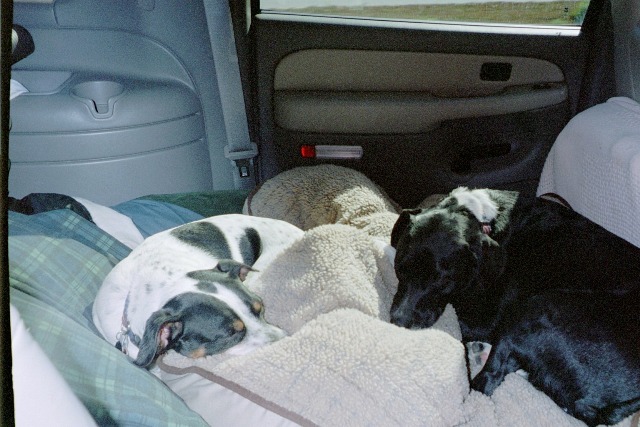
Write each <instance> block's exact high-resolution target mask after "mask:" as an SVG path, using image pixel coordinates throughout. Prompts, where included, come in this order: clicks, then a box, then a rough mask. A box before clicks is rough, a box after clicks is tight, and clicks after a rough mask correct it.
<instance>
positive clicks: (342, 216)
mask: <svg viewBox="0 0 640 427" xmlns="http://www.w3.org/2000/svg"><path fill="white" fill-rule="evenodd" d="M244 213H246V214H249V215H254V216H263V217H268V218H278V219H281V220H283V221H287V222H289V223H291V224H293V225H296V226H297V227H298V228H301V229H302V230H309V229H311V228H313V227H317V226H318V225H323V224H346V225H351V226H353V227H355V228H358V229H363V230H364V231H365V232H367V233H368V234H369V235H372V236H379V237H383V238H386V239H388V238H390V236H391V229H392V228H393V224H395V221H396V219H397V218H398V216H397V215H398V214H399V213H400V208H399V206H398V205H397V204H396V203H395V202H394V201H393V200H392V199H391V198H389V196H387V195H386V193H385V192H384V190H383V189H382V188H380V187H379V186H378V185H376V184H375V183H374V182H373V181H371V180H370V179H369V178H367V177H366V176H365V175H364V174H362V173H360V172H357V171H355V170H353V169H349V168H345V167H342V166H335V165H330V164H324V165H317V166H303V167H298V168H294V169H291V170H288V171H285V172H282V173H281V174H279V175H276V176H275V177H273V178H271V179H270V180H268V181H266V182H264V183H263V184H262V185H261V186H260V187H258V188H257V189H256V191H254V192H253V193H252V194H251V195H249V197H248V198H247V202H246V203H245V206H244Z"/></svg>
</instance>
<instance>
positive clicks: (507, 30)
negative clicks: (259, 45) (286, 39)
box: [256, 10, 581, 37]
mask: <svg viewBox="0 0 640 427" xmlns="http://www.w3.org/2000/svg"><path fill="white" fill-rule="evenodd" d="M256 18H257V19H259V20H264V21H281V22H283V21H284V22H296V23H313V24H321V25H348V26H359V27H376V28H395V29H403V30H406V29H409V30H425V31H450V32H451V31H452V32H467V33H482V34H513V35H535V36H561V37H577V36H579V35H580V33H581V27H580V26H563V25H516V24H498V23H477V22H448V21H442V22H431V21H429V22H427V21H412V20H402V19H384V18H367V17H343V16H340V17H338V16H328V15H315V14H304V13H292V12H280V11H273V10H262V11H261V12H260V13H259V14H257V15H256Z"/></svg>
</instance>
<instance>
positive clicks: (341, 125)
mask: <svg viewBox="0 0 640 427" xmlns="http://www.w3.org/2000/svg"><path fill="white" fill-rule="evenodd" d="M493 62H498V63H509V64H511V65H512V71H511V77H510V79H509V80H508V81H506V82H494V81H483V80H481V79H480V69H481V67H482V65H483V64H485V63H493ZM274 89H275V96H274V111H275V120H276V123H277V124H278V125H279V126H281V127H283V128H285V129H290V130H297V131H307V132H329V133H336V132H337V133H359V134H373V133H417V132H424V131H427V130H430V129H433V128H434V127H436V126H438V124H439V123H440V122H441V121H443V120H449V119H459V118H467V117H481V116H489V115H498V114H508V113H514V112H518V111H527V110H532V109H536V108H541V107H545V106H549V105H555V104H558V103H560V102H563V101H564V100H566V98H567V89H566V86H565V85H564V76H563V74H562V71H561V70H560V68H558V67H557V66H556V65H555V64H552V63H550V62H548V61H544V60H539V59H533V58H520V57H504V56H476V55H455V54H438V53H416V52H386V51H385V52H383V51H349V50H325V49H318V50H315V49H314V50H304V51H299V52H296V53H293V54H291V55H288V56H287V57H285V58H283V60H282V61H281V62H280V63H279V64H278V66H277V68H276V71H275V77H274Z"/></svg>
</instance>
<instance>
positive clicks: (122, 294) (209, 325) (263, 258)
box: [93, 214, 303, 367]
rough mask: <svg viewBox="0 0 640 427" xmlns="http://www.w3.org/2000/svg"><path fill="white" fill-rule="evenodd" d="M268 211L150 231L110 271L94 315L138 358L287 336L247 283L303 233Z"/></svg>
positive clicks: (108, 335) (241, 350) (206, 351)
mask: <svg viewBox="0 0 640 427" xmlns="http://www.w3.org/2000/svg"><path fill="white" fill-rule="evenodd" d="M302 234H303V232H302V231H301V230H300V229H298V228H297V227H295V226H293V225H291V224H289V223H286V222H284V221H279V220H275V219H269V218H259V217H251V216H246V215H235V214H231V215H220V216H215V217H211V218H207V219H203V220H200V221H195V222H192V223H188V224H185V225H182V226H179V227H176V228H173V229H170V230H166V231H163V232H161V233H158V234H155V235H153V236H150V237H148V238H147V239H146V240H145V241H144V242H143V243H142V244H141V245H139V246H138V247H136V248H135V249H134V250H133V251H132V252H131V254H130V255H129V256H128V257H126V258H125V259H123V260H122V261H121V262H120V263H118V264H117V265H116V266H115V267H114V268H113V270H112V271H111V272H110V273H109V275H108V276H107V277H106V278H105V280H104V282H103V284H102V287H101V288H100V291H99V292H98V295H97V297H96V300H95V302H94V305H93V320H94V323H95V325H96V327H97V328H98V330H99V332H100V333H101V334H102V335H103V336H104V337H105V339H106V340H107V341H109V342H112V343H114V344H115V345H116V346H117V347H119V348H120V349H121V350H122V351H123V352H125V353H127V354H128V355H129V356H130V357H131V358H132V359H133V361H134V363H135V364H137V365H139V366H142V367H149V366H150V365H151V364H152V363H153V362H154V360H155V359H156V357H157V356H158V355H160V354H162V353H164V352H165V351H167V350H169V349H173V350H175V351H177V352H179V353H181V354H183V355H185V356H188V357H193V358H197V357H203V356H207V355H211V354H217V353H222V352H227V353H229V354H246V353H249V352H251V351H253V350H254V349H256V348H259V347H261V346H264V345H266V344H269V343H271V342H274V341H276V340H279V339H281V338H283V337H284V336H285V335H286V334H285V332H284V331H282V330H281V329H280V328H278V327H276V326H274V325H271V324H269V323H267V322H266V321H265V319H264V306H263V303H262V300H261V299H260V298H259V297H258V296H257V295H255V294H254V293H253V292H251V291H250V290H249V288H248V287H247V286H246V285H245V283H243V282H244V281H245V279H247V276H248V275H250V277H251V276H253V275H256V274H259V273H258V272H259V270H260V269H263V268H264V267H265V266H267V265H268V264H269V263H270V262H271V261H272V260H273V259H274V258H275V257H276V256H277V255H278V254H279V253H281V251H282V250H284V249H285V248H286V247H288V246H289V245H290V244H291V243H292V242H293V241H295V240H297V239H298V238H300V237H301V236H302Z"/></svg>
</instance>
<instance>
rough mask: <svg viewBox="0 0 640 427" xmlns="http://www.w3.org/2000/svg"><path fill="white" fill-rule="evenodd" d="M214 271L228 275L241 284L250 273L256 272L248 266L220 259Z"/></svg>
mask: <svg viewBox="0 0 640 427" xmlns="http://www.w3.org/2000/svg"><path fill="white" fill-rule="evenodd" d="M216 270H218V271H221V272H223V273H227V274H229V275H230V276H231V277H234V278H238V279H240V280H242V281H243V282H244V281H245V279H246V278H247V274H249V272H250V271H257V270H254V269H253V268H251V267H250V266H248V265H246V264H243V263H241V262H238V261H234V260H232V259H221V260H220V261H218V265H216Z"/></svg>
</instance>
